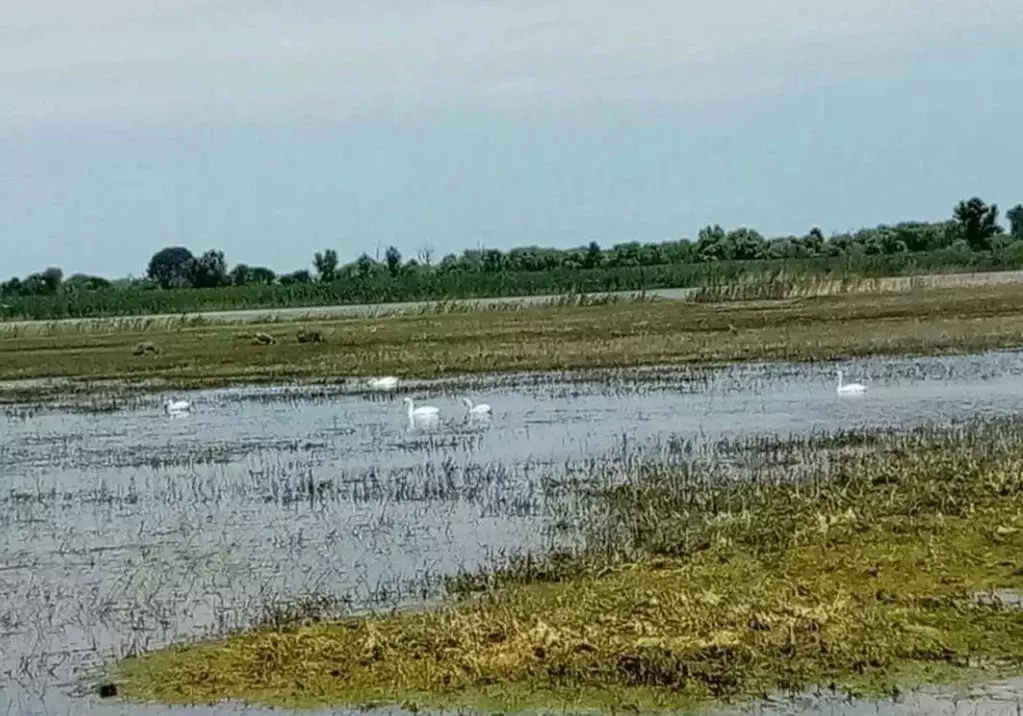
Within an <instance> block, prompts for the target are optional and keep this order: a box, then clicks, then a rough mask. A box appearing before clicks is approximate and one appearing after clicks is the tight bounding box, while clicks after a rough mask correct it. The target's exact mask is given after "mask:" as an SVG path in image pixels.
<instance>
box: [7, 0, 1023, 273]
mask: <svg viewBox="0 0 1023 716" xmlns="http://www.w3.org/2000/svg"><path fill="white" fill-rule="evenodd" d="M1021 30H1023V5H1021V3H1020V1H1019V0H978V1H977V2H973V3H966V2H963V1H962V0H949V1H948V2H945V3H934V2H931V1H930V0H926V1H925V0H900V1H899V2H893V1H892V0H829V2H826V3H823V2H810V1H809V0H772V1H771V2H763V1H762V0H716V1H715V2H686V1H685V0H632V1H631V2H629V3H625V2H621V1H620V0H519V1H518V2H513V1H511V0H508V1H501V0H478V1H475V2H472V1H470V0H387V1H386V2H380V1H373V2H371V1H370V0H305V1H304V2H303V1H301V0H249V1H248V2H242V0H147V1H146V2H138V0H91V2H87V3H86V2H81V1H80V0H4V11H3V13H2V15H0V247H2V249H3V251H0V278H3V277H6V276H11V275H24V274H27V273H29V272H33V271H39V270H42V269H43V268H45V267H47V266H51V265H56V266H60V267H61V268H63V269H64V272H65V274H71V273H78V272H82V273H89V274H97V275H103V276H108V277H120V276H126V275H136V276H137V275H141V274H142V273H143V272H144V270H145V266H146V264H147V262H148V260H149V257H150V256H151V255H152V254H153V253H154V252H156V251H158V250H159V249H161V248H163V247H165V246H169V245H184V246H188V247H189V248H191V249H192V250H193V251H195V252H196V253H199V252H202V251H205V250H207V249H210V248H217V249H221V250H223V251H224V252H225V254H226V257H227V260H228V262H229V263H231V264H234V263H237V262H243V263H247V264H250V265H265V266H269V267H270V268H273V269H275V270H278V271H291V270H295V269H299V268H309V264H310V261H311V257H312V254H313V253H314V252H315V251H318V250H322V249H324V248H334V249H335V250H337V251H338V253H339V255H340V257H341V259H342V261H344V262H347V261H350V260H353V259H355V258H356V257H357V256H358V255H360V254H361V253H363V252H367V253H369V254H370V255H374V254H376V252H377V251H378V250H379V251H380V255H381V256H382V254H383V249H384V248H385V247H386V246H388V245H391V244H393V245H395V246H397V247H398V248H399V249H400V250H401V251H402V253H403V254H404V255H406V256H409V257H411V256H414V255H416V254H417V252H419V251H421V250H422V249H423V248H426V247H428V248H429V249H431V250H432V252H433V254H434V255H435V256H436V257H438V258H439V257H440V256H442V255H443V254H445V253H449V252H455V253H460V252H461V251H462V250H463V249H465V248H476V247H481V246H482V247H488V248H501V249H508V248H511V247H513V246H520V245H532V244H538V245H545V246H558V247H563V248H567V247H572V246H580V245H583V244H586V243H588V242H590V241H597V242H598V243H600V244H601V245H603V246H608V245H612V244H614V243H618V242H622V241H633V240H638V241H664V240H671V239H676V238H680V237H695V236H696V234H697V232H698V231H699V229H700V227H702V226H704V225H707V224H713V223H718V224H721V225H722V226H724V227H726V228H735V227H739V226H749V227H752V228H755V229H757V230H759V231H760V232H761V233H763V234H765V235H768V236H772V235H787V234H801V233H804V232H805V231H807V230H808V229H809V228H810V227H811V226H820V227H821V228H822V229H823V230H824V231H825V233H829V232H832V231H844V230H850V229H856V228H859V227H862V226H868V225H876V224H878V223H885V222H890V223H895V222H897V221H901V220H910V219H918V220H938V219H943V218H946V217H948V216H950V214H951V210H952V207H953V205H954V204H955V203H956V202H957V201H959V200H960V199H963V198H968V197H970V196H974V195H978V196H981V197H982V198H984V199H985V200H986V201H989V202H995V203H998V204H999V206H1000V207H1001V208H1002V210H1003V212H1004V210H1005V209H1007V208H1009V207H1010V206H1012V205H1014V204H1017V203H1019V202H1023V180H1021V179H1020V176H1019V168H1020V167H1023V143H1021V142H1019V141H1018V139H1017V140H1014V139H1013V137H1014V136H1017V137H1018V133H1019V126H1020V125H1019V117H1021V116H1023V93H1020V92H1019V90H1018V88H1019V87H1023V62H1021V61H1020V54H1019V39H1018V38H1019V36H1020V31H1021Z"/></svg>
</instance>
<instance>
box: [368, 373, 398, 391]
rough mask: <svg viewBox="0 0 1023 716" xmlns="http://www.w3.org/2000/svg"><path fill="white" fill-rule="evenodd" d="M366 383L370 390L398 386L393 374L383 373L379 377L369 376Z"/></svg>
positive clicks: (392, 388)
mask: <svg viewBox="0 0 1023 716" xmlns="http://www.w3.org/2000/svg"><path fill="white" fill-rule="evenodd" d="M366 384H367V385H368V386H369V387H370V389H371V390H394V389H395V388H397V387H398V379H397V378H395V377H394V376H393V375H385V376H383V377H380V378H370V379H369V380H368V381H366Z"/></svg>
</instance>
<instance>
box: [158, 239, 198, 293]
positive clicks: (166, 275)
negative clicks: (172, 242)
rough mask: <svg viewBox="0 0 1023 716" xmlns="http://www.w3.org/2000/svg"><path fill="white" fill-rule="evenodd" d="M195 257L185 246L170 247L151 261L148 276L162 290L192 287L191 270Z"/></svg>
mask: <svg viewBox="0 0 1023 716" xmlns="http://www.w3.org/2000/svg"><path fill="white" fill-rule="evenodd" d="M194 260H195V256H194V255H193V254H192V252H191V251H189V250H188V249H186V248H185V247H184V246H168V247H167V248H164V249H160V250H159V251H157V252H156V253H155V254H153V257H152V258H151V259H149V266H148V267H147V268H146V276H147V277H148V278H149V279H150V280H151V281H155V282H156V283H158V284H159V285H160V288H181V287H183V286H188V285H191V280H190V277H189V270H190V266H191V264H192V261H194Z"/></svg>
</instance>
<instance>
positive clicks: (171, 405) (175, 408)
mask: <svg viewBox="0 0 1023 716" xmlns="http://www.w3.org/2000/svg"><path fill="white" fill-rule="evenodd" d="M163 409H164V410H166V411H167V413H168V414H171V413H187V412H188V411H190V410H191V409H192V404H191V403H189V402H188V401H187V400H174V399H172V398H168V399H167V402H166V403H164V404H163Z"/></svg>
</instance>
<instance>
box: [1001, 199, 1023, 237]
mask: <svg viewBox="0 0 1023 716" xmlns="http://www.w3.org/2000/svg"><path fill="white" fill-rule="evenodd" d="M1005 218H1006V219H1008V220H1009V235H1010V236H1011V237H1012V238H1014V239H1016V240H1017V241H1023V204H1016V206H1014V207H1012V208H1011V209H1009V210H1008V211H1007V212H1005Z"/></svg>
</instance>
